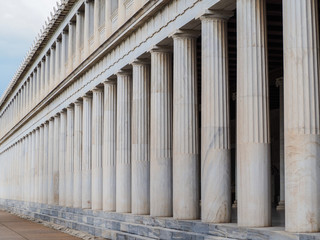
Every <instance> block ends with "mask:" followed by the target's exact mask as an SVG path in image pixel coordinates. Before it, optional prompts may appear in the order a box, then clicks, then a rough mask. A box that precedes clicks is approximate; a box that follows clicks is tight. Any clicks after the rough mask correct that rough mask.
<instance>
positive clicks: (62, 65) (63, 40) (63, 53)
mask: <svg viewBox="0 0 320 240" xmlns="http://www.w3.org/2000/svg"><path fill="white" fill-rule="evenodd" d="M67 40H68V33H67V31H66V30H63V31H62V34H61V62H60V68H61V69H60V81H59V82H62V81H63V80H64V78H65V76H66V55H67V49H68V48H67Z"/></svg>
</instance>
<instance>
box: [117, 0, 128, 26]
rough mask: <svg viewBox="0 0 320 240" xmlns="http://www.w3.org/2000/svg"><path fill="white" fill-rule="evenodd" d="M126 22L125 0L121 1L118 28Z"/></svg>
mask: <svg viewBox="0 0 320 240" xmlns="http://www.w3.org/2000/svg"><path fill="white" fill-rule="evenodd" d="M125 21H126V6H125V0H119V5H118V27H120V26H121V25H122V24H123V23H124V22H125Z"/></svg>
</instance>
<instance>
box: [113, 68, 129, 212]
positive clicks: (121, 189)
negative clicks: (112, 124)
mask: <svg viewBox="0 0 320 240" xmlns="http://www.w3.org/2000/svg"><path fill="white" fill-rule="evenodd" d="M117 83H118V85H117V164H116V168H117V173H116V174H117V177H116V211H117V212H121V213H128V212H131V101H132V82H131V75H130V74H129V73H127V72H121V73H118V80H117Z"/></svg>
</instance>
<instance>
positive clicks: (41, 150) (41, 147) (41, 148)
mask: <svg viewBox="0 0 320 240" xmlns="http://www.w3.org/2000/svg"><path fill="white" fill-rule="evenodd" d="M39 131H40V136H39V138H40V139H39V166H38V167H39V185H38V191H39V195H38V202H39V203H42V202H43V178H44V176H43V158H44V125H41V126H40V130H39Z"/></svg>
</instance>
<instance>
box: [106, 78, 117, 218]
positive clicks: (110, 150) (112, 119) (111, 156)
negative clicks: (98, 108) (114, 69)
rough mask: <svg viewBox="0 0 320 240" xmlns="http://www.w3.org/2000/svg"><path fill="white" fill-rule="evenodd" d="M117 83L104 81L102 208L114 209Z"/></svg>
mask: <svg viewBox="0 0 320 240" xmlns="http://www.w3.org/2000/svg"><path fill="white" fill-rule="evenodd" d="M116 134H117V85H116V84H115V83H114V82H112V83H110V82H105V83H104V125H103V138H104V139H103V210H104V211H110V212H111V211H115V210H116V139H117V135H116Z"/></svg>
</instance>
